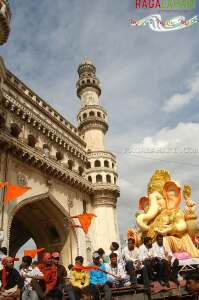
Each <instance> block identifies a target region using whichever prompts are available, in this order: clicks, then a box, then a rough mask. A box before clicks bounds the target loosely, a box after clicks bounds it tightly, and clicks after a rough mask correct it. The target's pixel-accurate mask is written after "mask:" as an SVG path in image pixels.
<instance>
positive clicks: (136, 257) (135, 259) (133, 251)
mask: <svg viewBox="0 0 199 300" xmlns="http://www.w3.org/2000/svg"><path fill="white" fill-rule="evenodd" d="M142 258H143V257H142ZM142 258H141V259H140V251H139V249H138V248H137V247H136V246H135V240H134V239H132V238H130V239H128V246H127V247H125V248H124V250H123V259H124V262H125V265H126V271H127V274H128V275H129V276H130V281H131V284H132V285H133V286H135V287H136V285H137V277H136V273H140V274H141V275H142V278H143V282H144V288H145V291H146V292H150V283H149V276H148V272H147V268H146V267H145V265H144V264H142Z"/></svg>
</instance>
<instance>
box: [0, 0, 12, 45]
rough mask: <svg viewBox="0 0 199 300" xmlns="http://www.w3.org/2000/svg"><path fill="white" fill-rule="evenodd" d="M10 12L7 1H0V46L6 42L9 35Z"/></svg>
mask: <svg viewBox="0 0 199 300" xmlns="http://www.w3.org/2000/svg"><path fill="white" fill-rule="evenodd" d="M10 19H11V11H10V6H9V3H8V1H7V0H0V45H3V44H4V43H6V42H7V39H8V36H9V33H10Z"/></svg>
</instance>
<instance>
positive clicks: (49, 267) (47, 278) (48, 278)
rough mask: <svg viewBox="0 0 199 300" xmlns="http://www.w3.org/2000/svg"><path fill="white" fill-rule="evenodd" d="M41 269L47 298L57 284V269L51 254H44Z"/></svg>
mask: <svg viewBox="0 0 199 300" xmlns="http://www.w3.org/2000/svg"><path fill="white" fill-rule="evenodd" d="M39 269H40V271H41V272H42V273H43V274H44V283H45V286H44V296H46V295H47V294H48V293H49V292H50V291H51V290H53V289H54V288H55V287H56V284H57V268H56V266H55V265H54V264H53V262H52V257H51V254H50V253H44V254H43V257H42V263H41V264H40V265H39Z"/></svg>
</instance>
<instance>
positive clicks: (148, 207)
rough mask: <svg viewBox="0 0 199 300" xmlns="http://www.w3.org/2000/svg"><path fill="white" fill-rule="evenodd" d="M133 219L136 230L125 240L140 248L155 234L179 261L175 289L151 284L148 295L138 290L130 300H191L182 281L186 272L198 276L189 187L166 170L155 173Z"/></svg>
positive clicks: (198, 258) (194, 218)
mask: <svg viewBox="0 0 199 300" xmlns="http://www.w3.org/2000/svg"><path fill="white" fill-rule="evenodd" d="M135 219H136V223H137V227H136V228H131V229H129V230H128V234H127V235H128V238H133V239H134V240H135V241H136V244H137V246H140V245H141V244H142V242H143V239H144V237H150V238H152V239H153V241H155V239H156V237H157V235H158V234H161V235H163V236H164V247H165V249H166V251H168V252H167V253H169V251H172V256H173V258H177V259H178V260H179V272H178V280H179V285H176V284H175V283H174V282H169V286H170V287H169V288H168V287H165V286H161V284H160V283H159V282H153V283H152V285H151V295H149V296H146V295H144V293H143V292H142V287H140V291H137V292H136V294H134V296H133V297H134V298H133V299H147V298H146V297H149V299H194V298H193V296H192V295H190V294H189V293H188V292H187V291H186V280H185V278H186V274H187V273H188V272H192V271H197V270H198V272H199V269H198V268H199V250H198V248H197V247H198V227H197V225H198V224H197V214H196V203H195V202H194V201H193V200H192V199H191V186H190V185H188V184H185V185H184V186H183V187H181V186H180V185H179V184H178V182H177V181H176V179H174V178H172V177H171V175H170V173H169V172H168V171H167V170H156V171H155V172H154V174H153V175H152V177H151V179H150V181H149V183H148V186H147V190H146V195H143V196H142V197H141V198H140V199H139V200H138V211H137V212H136V214H135ZM123 292H124V291H123ZM121 293H122V291H121V292H120V294H121ZM125 293H127V291H125Z"/></svg>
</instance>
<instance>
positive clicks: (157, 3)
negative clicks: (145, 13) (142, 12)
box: [135, 0, 196, 9]
mask: <svg viewBox="0 0 199 300" xmlns="http://www.w3.org/2000/svg"><path fill="white" fill-rule="evenodd" d="M135 6H136V8H137V9H143V8H159V9H195V8H196V0H135Z"/></svg>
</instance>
